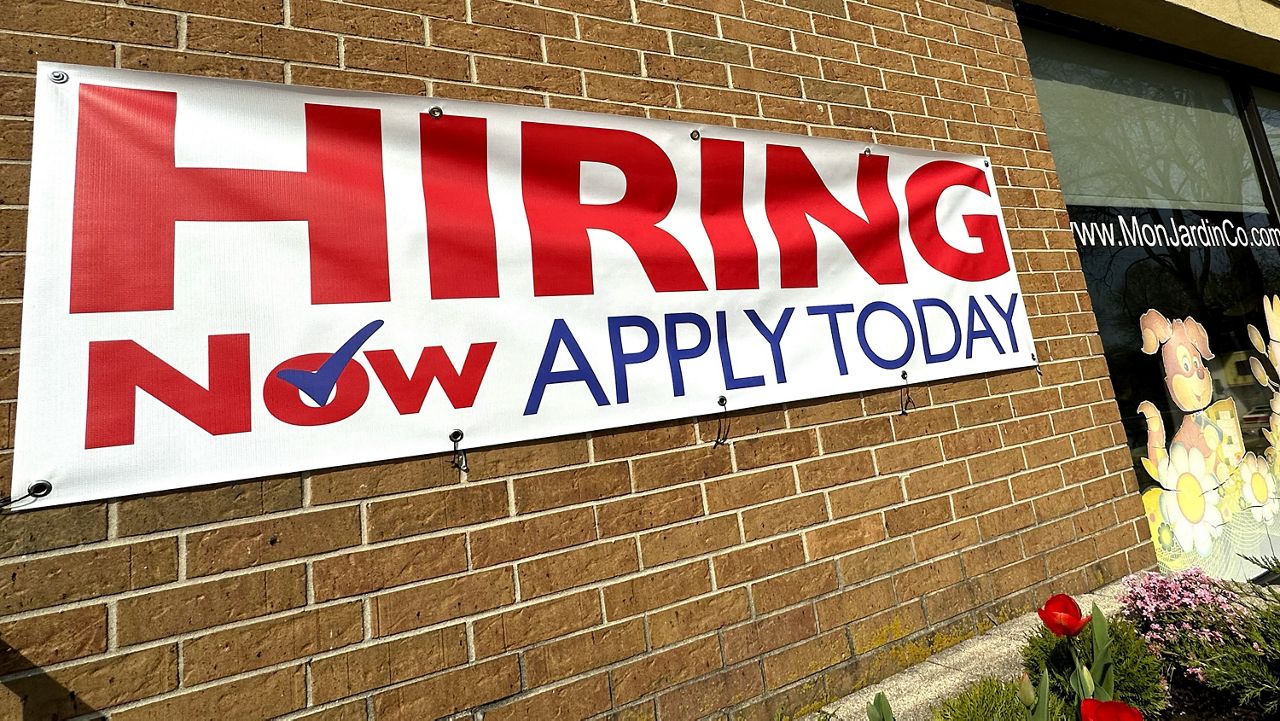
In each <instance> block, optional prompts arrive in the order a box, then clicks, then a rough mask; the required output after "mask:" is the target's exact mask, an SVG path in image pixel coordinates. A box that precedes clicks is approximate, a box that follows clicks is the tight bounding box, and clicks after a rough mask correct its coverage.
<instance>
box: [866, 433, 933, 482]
mask: <svg viewBox="0 0 1280 721" xmlns="http://www.w3.org/2000/svg"><path fill="white" fill-rule="evenodd" d="M875 456H876V468H878V469H879V471H880V473H897V472H898V471H904V470H908V469H912V468H920V467H922V466H927V465H929V464H931V463H937V462H939V461H941V460H942V444H941V443H940V442H939V441H938V439H937V438H922V439H920V440H918V441H909V442H906V443H895V444H894V445H891V446H885V447H883V448H877V449H876V451H875Z"/></svg>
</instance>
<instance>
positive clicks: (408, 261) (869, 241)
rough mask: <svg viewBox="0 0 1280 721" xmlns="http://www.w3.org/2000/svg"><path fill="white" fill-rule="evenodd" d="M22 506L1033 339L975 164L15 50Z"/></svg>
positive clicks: (859, 377) (864, 376) (732, 393)
mask: <svg viewBox="0 0 1280 721" xmlns="http://www.w3.org/2000/svg"><path fill="white" fill-rule="evenodd" d="M33 156H34V157H33V166H32V173H31V194H30V228H29V232H28V237H27V276H26V291H25V299H24V313H23V329H22V372H21V381H20V388H19V399H18V418H17V429H16V434H17V438H16V451H15V461H14V487H13V489H12V490H13V494H14V495H15V496H20V495H23V494H24V493H26V492H27V490H28V488H29V487H30V486H31V484H32V483H34V482H37V481H42V480H43V481H48V482H49V483H50V484H52V491H51V493H49V494H48V495H47V496H44V497H42V498H38V499H35V500H34V501H33V502H30V503H29V505H28V506H27V507H38V506H44V505H55V504H63V503H72V502H76V501H85V500H89V499H97V498H104V497H115V496H123V495H130V494H138V493H150V492H155V491H160V490H165V489H171V488H179V487H187V486H196V485H200V484H206V483H214V482H218V481H228V480H234V479H243V478H251V477H258V476H266V475H274V474H280V473H289V472H298V471H303V470H307V469H316V468H324V467H331V466H340V465H346V464H352V463H360V462H368V461H377V460H383V459H392V458H400V457H405V456H414V455H419V454H424V453H433V452H439V451H446V450H449V449H452V448H453V442H452V441H451V440H450V434H451V433H452V432H453V431H454V430H455V429H457V430H460V431H462V433H463V437H462V441H461V443H460V445H461V447H462V448H464V449H467V448H476V447H479V446H490V445H494V444H500V443H509V442H513V441H521V440H527V439H534V438H546V437H551V436H558V435H563V434H570V433H582V432H586V431H592V430H597V429H603V428H614V427H619V426H628V425H633V424H638V423H645V422H651V421H660V420H665V419H673V418H683V417H690V416H711V415H714V414H716V413H718V412H720V411H721V405H720V403H719V400H720V398H721V397H722V396H723V397H724V398H725V403H726V407H727V409H728V410H729V411H736V410H739V409H743V408H750V407H755V406H762V405H767V404H776V403H784V402H787V401H793V400H797V399H807V398H817V397H822V396H831V395H836V394H841V393H850V392H854V391H863V390H868V389H875V388H885V387H897V386H902V385H904V383H911V384H915V383H922V382H927V381H935V380H938V379H942V378H951V377H955V376H964V375H969V374H974V373H986V372H990V371H998V370H1004V369H1009V368H1020V367H1026V366H1030V365H1033V364H1034V356H1033V352H1034V348H1033V343H1032V338H1031V334H1030V328H1029V327H1028V324H1027V318H1026V313H1025V309H1024V306H1023V300H1022V297H1021V294H1020V291H1019V286H1018V281H1017V277H1016V274H1015V271H1014V268H1013V262H1012V254H1011V252H1010V248H1009V243H1008V238H1007V234H1006V232H1005V229H1004V226H1003V223H1002V221H1001V213H1000V204H999V201H998V199H997V198H996V193H995V182H994V180H993V178H992V175H991V171H990V168H989V163H987V162H986V161H985V160H984V159H983V158H980V157H971V156H959V155H950V154H943V153H936V152H926V151H917V150H905V149H900V148H890V147H883V146H867V145H865V144H862V143H853V142H847V141H837V140H831V139H820V138H810V137H799V136H793V135H784V134H777V133H763V132H754V131H742V130H734V129H731V128H724V127H718V126H700V125H693V124H689V123H679V122H666V121H656V120H646V119H639V118H631V117H621V116H618V117H615V116H609V115H597V114H591V113H580V112H568V111H558V110H549V109H543V108H526V107H512V106H505V105H491V104H483V103H471V102H463V101H456V100H441V99H430V98H421V97H400V96H390V95H374V94H365V93H354V92H338V91H330V90H321V89H315V88H304V87H294V86H281V85H270V84H260V83H251V82H243V81H233V80H212V79H204V78H193V77H182V76H178V75H163V74H155V73H143V72H133V71H125V70H114V69H102V68H89V67H78V66H72V65H57V64H48V63H42V64H41V65H40V68H39V82H38V90H37V98H36V121H35V141H34V154H33Z"/></svg>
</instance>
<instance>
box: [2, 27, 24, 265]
mask: <svg viewBox="0 0 1280 721" xmlns="http://www.w3.org/2000/svg"><path fill="white" fill-rule="evenodd" d="M0 37H3V36H0ZM30 184H31V166H30V165H26V164H25V163H0V205H24V204H26V202H27V186H29V185H30ZM23 217H24V218H25V214H24V216H23ZM26 228H27V226H26V223H25V222H23V223H21V224H19V225H18V227H15V228H14V230H15V231H17V232H19V233H21V234H22V236H23V240H22V245H23V246H24V247H25V246H26V241H25V238H26V233H27V230H26ZM15 242H17V241H16V239H15Z"/></svg>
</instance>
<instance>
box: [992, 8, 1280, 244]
mask: <svg viewBox="0 0 1280 721" xmlns="http://www.w3.org/2000/svg"><path fill="white" fill-rule="evenodd" d="M1014 10H1015V12H1016V13H1017V15H1018V25H1019V27H1024V26H1025V27H1033V28H1035V29H1037V30H1044V31H1046V32H1052V33H1057V34H1059V35H1065V36H1067V37H1071V38H1075V39H1077V40H1083V41H1085V42H1090V43H1093V44H1095V45H1102V46H1104V47H1109V48H1112V49H1115V50H1121V51H1124V52H1129V53H1133V54H1135V55H1143V56H1146V57H1149V58H1152V59H1154V60H1160V61H1162V62H1166V63H1170V64H1172V65H1179V66H1182V67H1185V68H1189V69H1192V70H1199V71H1202V72H1208V73H1212V74H1214V75H1216V76H1218V77H1220V78H1222V79H1223V80H1224V81H1225V82H1226V83H1227V86H1228V88H1230V91H1231V96H1232V100H1233V101H1234V102H1235V107H1236V114H1237V116H1238V117H1239V119H1240V122H1241V124H1242V125H1243V126H1244V135H1245V140H1246V142H1247V143H1248V144H1249V152H1250V154H1251V155H1252V156H1253V163H1254V167H1255V168H1257V170H1258V176H1259V177H1258V183H1259V185H1260V186H1261V187H1262V201H1263V204H1264V205H1265V206H1266V208H1267V215H1268V216H1270V220H1271V224H1272V225H1273V226H1274V225H1280V168H1277V164H1276V155H1277V154H1280V148H1276V149H1275V151H1274V152H1273V150H1272V148H1271V145H1270V143H1269V141H1268V140H1267V134H1266V128H1265V127H1264V126H1263V123H1262V115H1261V114H1260V113H1259V112H1258V101H1257V98H1256V97H1254V93H1253V87H1254V86H1255V85H1256V86H1261V87H1265V88H1267V89H1268V90H1274V91H1276V92H1280V76H1276V75H1274V74H1272V73H1268V72H1266V71H1263V70H1259V69H1258V68H1255V67H1252V66H1249V65H1242V64H1240V63H1235V62H1232V61H1229V60H1222V59H1220V58H1215V57H1213V56H1211V55H1207V54H1205V53H1202V52H1199V51H1196V50H1188V49H1186V48H1182V47H1179V46H1177V45H1172V44H1170V43H1166V42H1163V41H1160V40H1154V39H1152V38H1149V37H1146V36H1144V35H1138V34H1136V33H1132V32H1128V31H1125V30H1120V29H1118V28H1113V27H1108V26H1106V25H1102V24H1100V23H1096V22H1093V21H1091V20H1085V19H1083V18H1078V17H1075V16H1072V15H1066V14H1064V13H1060V12H1057V11H1054V10H1049V9H1047V8H1043V7H1040V6H1038V5H1033V4H1031V3H1030V2H1028V1H1027V0H1014ZM1034 77H1035V76H1034V75H1033V76H1032V79H1033V80H1034ZM1041 111H1042V112H1043V108H1042V109H1041ZM1050 152H1052V147H1051V148H1050Z"/></svg>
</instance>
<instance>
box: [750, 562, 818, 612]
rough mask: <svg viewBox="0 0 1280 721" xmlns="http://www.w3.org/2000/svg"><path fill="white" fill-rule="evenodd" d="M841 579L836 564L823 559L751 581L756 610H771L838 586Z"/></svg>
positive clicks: (805, 599)
mask: <svg viewBox="0 0 1280 721" xmlns="http://www.w3.org/2000/svg"><path fill="white" fill-rule="evenodd" d="M838 585H839V580H838V579H837V578H836V569H835V566H834V565H833V564H831V563H830V562H828V563H820V564H817V565H814V566H808V567H805V568H801V569H798V570H795V571H791V572H790V573H784V574H782V575H781V576H776V577H774V578H770V579H768V580H766V581H761V582H759V583H755V584H752V586H751V598H752V599H753V600H754V601H755V609H756V613H769V612H772V611H776V610H778V609H780V608H786V607H787V606H793V605H795V604H797V603H801V602H803V601H809V600H811V599H814V598H817V597H818V596H820V595H822V594H824V593H830V592H831V591H834V590H836V587H837V586H838Z"/></svg>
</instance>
